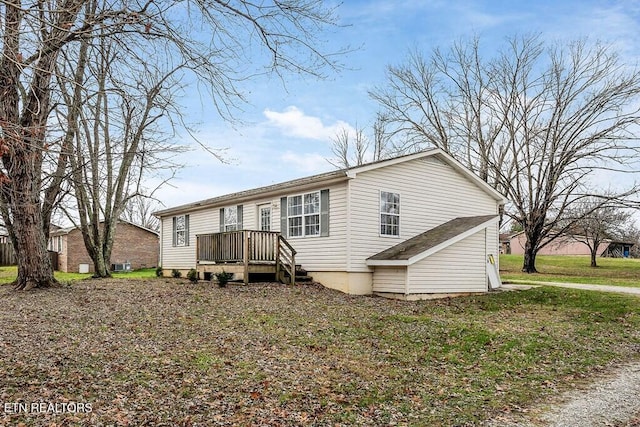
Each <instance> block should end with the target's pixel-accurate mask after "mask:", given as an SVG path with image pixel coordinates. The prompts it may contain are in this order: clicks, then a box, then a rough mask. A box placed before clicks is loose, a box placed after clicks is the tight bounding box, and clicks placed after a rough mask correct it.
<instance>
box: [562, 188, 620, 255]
mask: <svg viewBox="0 0 640 427" xmlns="http://www.w3.org/2000/svg"><path fill="white" fill-rule="evenodd" d="M630 219H631V213H630V212H629V211H627V210H624V208H622V207H620V206H617V205H603V202H602V200H601V198H599V197H589V198H586V199H584V200H583V201H581V202H580V204H577V205H576V206H574V207H573V208H571V209H569V210H568V211H567V213H566V215H565V219H564V220H563V221H561V223H562V222H568V223H569V224H570V225H569V226H568V227H564V228H566V230H567V232H566V233H567V234H568V235H570V236H571V237H572V238H573V239H574V240H576V241H578V242H581V243H584V244H585V245H587V246H588V247H589V252H590V254H591V267H597V266H598V263H597V256H598V252H599V249H600V245H602V243H604V242H605V241H606V240H608V239H620V238H621V237H622V236H624V234H625V230H627V229H628V228H629V226H630V223H629V221H630Z"/></svg>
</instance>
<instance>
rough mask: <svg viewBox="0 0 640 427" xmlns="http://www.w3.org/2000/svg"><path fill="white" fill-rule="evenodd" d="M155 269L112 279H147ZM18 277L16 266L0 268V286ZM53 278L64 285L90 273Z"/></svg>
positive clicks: (116, 276) (89, 276)
mask: <svg viewBox="0 0 640 427" xmlns="http://www.w3.org/2000/svg"><path fill="white" fill-rule="evenodd" d="M155 275H156V270H155V268H144V269H140V270H134V271H131V272H128V273H113V277H114V278H122V279H149V278H152V277H155ZM17 276H18V268H17V267H16V266H8V267H0V284H3V283H10V282H12V281H14V280H15V279H16V277H17ZM54 276H55V278H56V279H58V281H60V282H63V283H66V282H72V281H76V280H82V279H90V278H91V273H87V274H84V273H65V272H63V271H56V272H54Z"/></svg>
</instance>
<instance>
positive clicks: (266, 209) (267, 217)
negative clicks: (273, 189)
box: [260, 206, 271, 231]
mask: <svg viewBox="0 0 640 427" xmlns="http://www.w3.org/2000/svg"><path fill="white" fill-rule="evenodd" d="M260 230H261V231H271V206H260Z"/></svg>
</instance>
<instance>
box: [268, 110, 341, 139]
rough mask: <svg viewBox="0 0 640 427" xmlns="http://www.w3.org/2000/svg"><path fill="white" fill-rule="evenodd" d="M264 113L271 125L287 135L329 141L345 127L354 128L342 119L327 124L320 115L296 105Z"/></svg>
mask: <svg viewBox="0 0 640 427" xmlns="http://www.w3.org/2000/svg"><path fill="white" fill-rule="evenodd" d="M264 115H265V117H266V118H267V119H268V121H267V124H268V125H269V126H272V127H275V128H277V129H279V130H280V131H281V132H282V133H284V134H285V135H287V136H292V137H297V138H305V139H315V140H320V141H328V140H330V139H331V138H333V137H334V136H335V134H336V133H337V132H338V131H339V130H340V129H343V128H346V129H349V130H352V129H353V128H352V127H351V126H350V125H349V124H348V123H346V122H343V121H342V120H337V121H336V122H335V123H333V124H330V125H325V124H324V123H322V120H321V119H320V118H318V117H314V116H308V115H306V114H305V113H304V111H302V110H300V109H299V108H297V107H295V106H290V107H287V108H285V109H284V111H283V112H277V111H273V110H269V109H266V110H264Z"/></svg>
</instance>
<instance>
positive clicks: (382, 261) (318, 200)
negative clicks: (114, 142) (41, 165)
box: [155, 149, 505, 298]
mask: <svg viewBox="0 0 640 427" xmlns="http://www.w3.org/2000/svg"><path fill="white" fill-rule="evenodd" d="M504 203H505V199H504V197H503V196H502V195H501V194H499V193H498V192H497V191H495V190H494V189H493V188H492V187H490V186H489V185H487V184H486V183H485V182H484V181H482V180H481V179H479V178H478V177H477V176H476V175H474V174H473V173H471V172H470V171H469V170H468V169H466V168H465V167H464V166H462V165H461V164H460V163H459V162H457V161H456V160H454V159H453V158H452V157H451V156H449V155H448V154H446V153H445V152H443V151H442V150H439V149H433V150H429V151H423V152H419V153H415V154H409V155H405V156H401V157H396V158H392V159H387V160H381V161H377V162H374V163H369V164H365V165H361V166H356V167H352V168H348V169H341V170H336V171H333V172H327V173H323V174H319V175H314V176H310V177H306V178H300V179H295V180H292V181H287V182H283V183H280V184H275V185H269V186H266V187H261V188H256V189H252V190H247V191H241V192H238V193H233V194H228V195H224V196H220V197H215V198H212V199H207V200H201V201H198V202H194V203H189V204H185V205H181V206H177V207H173V208H169V209H165V210H162V211H159V212H156V213H155V215H156V216H157V217H159V218H160V220H161V229H160V263H161V266H162V268H163V270H164V272H165V274H169V273H170V272H171V271H172V270H174V269H175V270H180V271H182V272H186V271H187V270H189V269H192V268H195V269H197V270H198V271H199V272H200V273H203V274H205V275H206V274H208V275H209V276H210V275H211V274H212V273H214V272H219V271H221V270H225V271H226V272H230V271H232V272H234V273H236V274H237V275H238V276H236V278H238V277H240V276H244V275H246V274H251V272H252V271H255V272H260V271H263V270H260V269H257V267H256V269H254V270H252V268H251V266H253V265H257V264H262V265H264V264H268V263H271V264H276V267H278V265H280V266H281V265H283V264H286V263H287V262H290V261H291V260H290V258H291V255H292V254H295V262H294V264H299V265H300V266H301V267H302V268H303V269H304V270H306V272H307V273H308V274H310V275H311V276H312V277H313V279H314V280H315V281H317V282H320V283H322V284H323V285H325V286H327V287H329V288H334V289H338V290H340V291H343V292H346V293H350V294H372V293H375V294H381V295H384V296H392V297H400V298H418V297H421V296H424V295H426V294H433V293H465V292H484V291H486V290H488V289H489V278H492V280H491V282H492V283H493V286H495V287H497V286H499V276H498V275H497V260H498V256H497V255H498V253H499V249H498V214H499V209H500V206H501V205H503V204H504ZM283 253H286V254H287V255H286V256H285V258H287V259H284V260H279V259H278V257H279V256H281V255H283ZM245 255H246V256H245ZM274 258H275V259H274ZM234 262H235V263H239V264H244V268H234V266H233V263H234ZM244 278H245V279H247V277H244Z"/></svg>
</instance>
